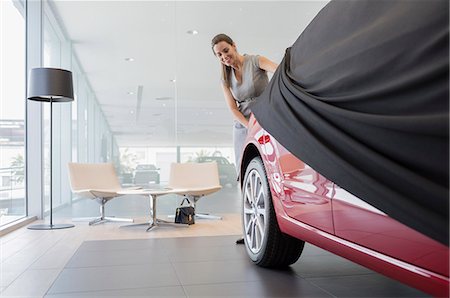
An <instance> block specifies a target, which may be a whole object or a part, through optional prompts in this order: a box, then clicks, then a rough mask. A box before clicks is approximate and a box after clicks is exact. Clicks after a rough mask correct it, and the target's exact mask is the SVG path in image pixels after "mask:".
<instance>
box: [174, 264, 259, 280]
mask: <svg viewBox="0 0 450 298" xmlns="http://www.w3.org/2000/svg"><path fill="white" fill-rule="evenodd" d="M173 266H174V267H175V270H176V272H177V276H178V278H179V279H180V282H181V284H182V285H193V284H208V283H224V282H239V281H255V280H258V279H259V278H260V277H259V274H258V269H259V268H257V267H256V266H254V265H253V264H251V263H250V261H248V260H231V261H212V262H186V263H173Z"/></svg>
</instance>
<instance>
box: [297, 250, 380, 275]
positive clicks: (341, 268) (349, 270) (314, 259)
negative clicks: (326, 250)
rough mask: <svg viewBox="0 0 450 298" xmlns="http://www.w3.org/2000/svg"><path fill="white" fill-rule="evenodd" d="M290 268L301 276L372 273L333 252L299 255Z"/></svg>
mask: <svg viewBox="0 0 450 298" xmlns="http://www.w3.org/2000/svg"><path fill="white" fill-rule="evenodd" d="M291 267H292V269H293V270H294V271H295V272H296V273H297V274H298V275H300V276H302V277H324V276H341V275H358V274H370V273H373V271H372V270H369V269H367V268H365V267H363V266H361V265H358V264H356V263H353V262H351V261H349V260H347V259H344V258H341V257H339V256H336V255H333V254H325V255H320V256H308V255H303V256H300V259H299V260H298V261H297V262H296V263H295V264H293V265H292V266H291Z"/></svg>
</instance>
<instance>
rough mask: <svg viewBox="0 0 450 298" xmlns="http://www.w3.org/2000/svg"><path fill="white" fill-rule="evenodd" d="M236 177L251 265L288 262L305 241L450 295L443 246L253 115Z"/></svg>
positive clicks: (446, 253)
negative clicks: (329, 173) (303, 155)
mask: <svg viewBox="0 0 450 298" xmlns="http://www.w3.org/2000/svg"><path fill="white" fill-rule="evenodd" d="M240 181H241V187H242V196H243V204H242V205H243V212H242V214H243V220H242V222H243V230H244V232H243V234H244V240H245V246H246V250H247V254H248V255H249V257H250V258H251V259H252V261H253V262H254V263H255V264H257V265H260V266H263V267H272V268H276V267H285V266H289V265H291V264H293V263H295V262H296V261H297V260H298V258H299V257H300V255H301V254H302V250H303V246H304V244H305V242H308V243H311V244H314V245H316V246H319V247H321V248H323V249H325V250H328V251H330V252H332V253H335V254H337V255H339V256H342V257H344V258H347V259H349V260H351V261H354V262H356V263H359V264H361V265H363V266H365V267H367V268H370V269H372V270H374V271H377V272H379V273H382V274H384V275H386V276H389V277H391V278H394V279H397V280H399V281H401V282H403V283H406V284H408V285H410V286H412V287H415V288H417V289H420V290H422V291H425V292H428V293H430V294H432V295H434V296H448V295H449V249H448V247H447V246H445V245H443V244H441V243H439V242H437V241H435V240H433V239H431V238H429V237H427V236H425V235H423V234H421V233H419V232H417V231H415V230H413V229H411V228H409V227H407V226H405V225H403V224H401V223H399V222H398V221H396V220H394V219H392V218H390V217H389V216H387V215H386V214H385V213H383V212H381V211H380V210H378V209H376V208H374V207H373V206H371V205H369V204H367V203H365V202H364V201H362V200H361V199H359V198H357V197H356V196H354V195H352V194H350V193H349V192H347V191H346V190H344V189H342V188H340V187H339V186H338V185H336V184H335V183H333V182H332V181H330V180H328V179H326V178H325V177H323V176H322V175H320V174H319V173H318V172H316V171H315V170H314V169H312V168H311V167H309V166H308V165H307V164H305V163H304V162H302V161H301V160H299V159H297V158H296V157H295V156H293V155H292V154H291V153H289V152H288V151H287V150H286V149H285V148H283V146H281V145H280V144H279V143H278V142H277V141H276V140H275V139H274V138H273V137H272V136H271V135H269V134H268V133H267V132H266V131H264V129H262V128H261V126H260V125H259V124H258V122H257V121H256V120H255V118H254V117H253V116H252V118H251V120H250V125H249V133H248V136H247V141H246V146H245V147H244V153H243V156H242V162H241V172H240Z"/></svg>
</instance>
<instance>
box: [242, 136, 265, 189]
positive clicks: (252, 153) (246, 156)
mask: <svg viewBox="0 0 450 298" xmlns="http://www.w3.org/2000/svg"><path fill="white" fill-rule="evenodd" d="M257 156H259V157H261V159H262V156H261V154H260V152H259V150H258V148H257V147H256V146H255V144H252V143H250V144H249V145H248V146H247V147H246V148H245V150H244V152H243V153H242V159H241V167H240V169H239V182H240V186H241V189H242V185H243V183H244V176H245V169H246V168H247V166H248V164H249V163H250V161H251V160H252V159H253V158H255V157H257Z"/></svg>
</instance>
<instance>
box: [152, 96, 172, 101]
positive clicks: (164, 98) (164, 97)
mask: <svg viewBox="0 0 450 298" xmlns="http://www.w3.org/2000/svg"><path fill="white" fill-rule="evenodd" d="M155 99H156V100H171V99H173V97H169V96H162V97H157V98H155Z"/></svg>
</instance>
